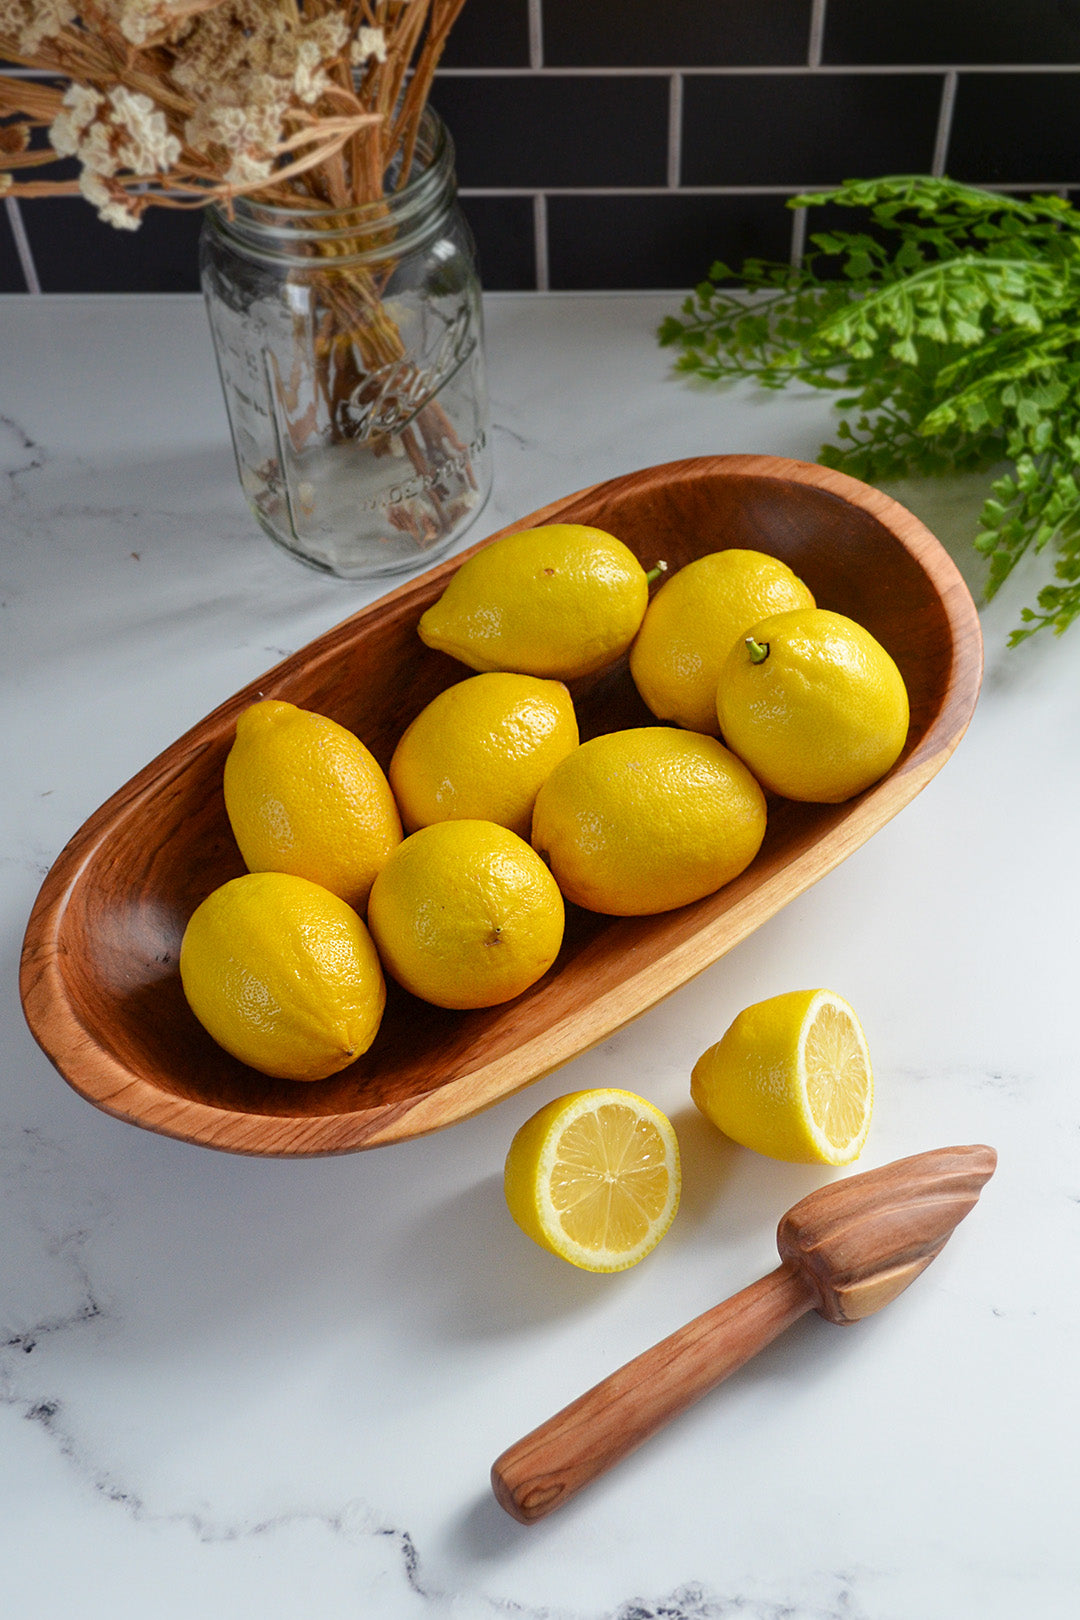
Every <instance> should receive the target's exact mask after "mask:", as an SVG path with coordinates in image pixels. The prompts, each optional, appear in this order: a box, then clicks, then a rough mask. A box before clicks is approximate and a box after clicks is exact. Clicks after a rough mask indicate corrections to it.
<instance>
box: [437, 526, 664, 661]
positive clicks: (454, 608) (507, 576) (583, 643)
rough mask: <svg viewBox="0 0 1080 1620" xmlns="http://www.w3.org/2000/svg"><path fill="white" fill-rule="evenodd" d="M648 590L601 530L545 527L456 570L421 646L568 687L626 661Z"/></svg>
mask: <svg viewBox="0 0 1080 1620" xmlns="http://www.w3.org/2000/svg"><path fill="white" fill-rule="evenodd" d="M648 597H649V585H648V580H647V578H646V574H645V570H644V569H643V568H642V566H641V564H640V563H639V562H638V560H637V558H636V557H635V556H634V554H633V552H632V551H631V550H629V548H628V547H627V546H624V545H623V543H622V541H621V540H616V539H615V537H614V535H610V534H606V533H605V532H604V530H603V529H593V528H589V527H588V525H586V524H582V523H551V524H547V525H546V526H545V527H543V528H539V529H521V530H519V531H518V533H516V534H507V535H504V536H503V537H502V539H500V540H494V541H492V543H491V545H489V546H485V547H484V549H483V550H482V551H478V552H476V554H475V555H474V556H472V557H469V558H468V559H467V560H466V561H465V562H463V563H462V565H461V567H460V568H459V569H458V571H457V573H456V574H454V575H453V576H452V577H451V579H450V582H449V584H448V585H447V587H446V589H445V590H444V591H443V593H442V595H441V596H440V597H439V599H438V601H436V602H434V603H432V605H431V607H429V608H428V610H427V612H426V613H425V614H424V616H423V617H422V618H421V620H420V624H419V631H420V638H421V640H422V641H424V642H425V643H426V644H427V645H428V646H429V647H434V648H436V649H437V650H438V651H439V652H445V653H449V654H450V656H451V657H452V658H457V659H460V661H461V662H462V663H463V664H468V665H469V667H470V669H479V670H496V669H499V670H514V671H516V672H517V673H518V674H522V675H546V676H550V677H554V678H555V679H558V680H569V679H571V677H573V676H576V675H589V674H591V673H592V672H593V671H594V670H597V669H603V667H604V665H605V664H610V663H612V662H613V661H614V660H615V659H616V658H618V657H619V655H620V654H621V653H623V652H625V651H626V649H627V647H629V645H630V643H631V641H633V639H634V636H635V634H636V633H637V630H638V626H639V625H640V624H641V621H642V618H643V617H644V614H645V607H646V604H647V602H648Z"/></svg>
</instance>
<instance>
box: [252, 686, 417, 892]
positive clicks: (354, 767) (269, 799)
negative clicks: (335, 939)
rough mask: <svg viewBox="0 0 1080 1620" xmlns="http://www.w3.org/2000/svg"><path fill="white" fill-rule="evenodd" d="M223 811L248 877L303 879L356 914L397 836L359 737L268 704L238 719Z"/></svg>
mask: <svg viewBox="0 0 1080 1620" xmlns="http://www.w3.org/2000/svg"><path fill="white" fill-rule="evenodd" d="M225 808H226V811H227V812H228V816H229V822H230V825H231V826H232V830H233V835H234V837H235V838H236V842H237V844H238V845H239V847H240V853H241V855H242V856H243V858H244V865H245V866H246V867H247V868H248V870H249V871H250V872H291V873H293V874H294V875H295V876H296V877H306V878H310V879H311V881H312V882H313V883H320V884H322V886H323V887H324V888H326V889H330V890H331V892H332V893H334V894H337V895H340V897H341V898H342V899H343V900H347V901H348V903H349V904H350V905H351V906H355V907H357V909H360V910H362V909H363V907H364V905H365V904H366V902H367V897H368V891H369V890H370V888H371V885H372V883H373V882H374V879H375V874H376V872H377V871H378V870H379V868H380V866H382V864H383V862H384V861H385V860H386V859H387V857H388V856H389V854H390V852H391V850H393V849H395V848H396V847H397V845H398V844H400V842H401V837H402V833H401V819H400V817H399V816H398V811H397V806H396V804H395V803H394V796H393V794H392V792H391V791H390V784H389V782H388V781H387V780H386V777H385V775H384V773H383V771H382V769H381V768H380V766H379V764H378V762H377V760H376V759H375V758H374V757H373V756H372V754H371V753H369V751H368V750H367V748H365V746H364V744H363V743H362V742H361V741H360V739H359V738H358V737H354V736H353V734H352V732H351V731H346V729H345V727H344V726H339V725H338V723H337V721H336V720H331V719H329V718H328V717H327V716H326V715H322V714H313V713H311V711H310V710H308V709H298V708H297V707H296V706H295V705H294V704H292V703H278V702H276V701H274V700H273V699H266V700H264V701H263V702H261V703H253V704H252V705H251V707H250V708H248V709H245V710H244V712H243V714H241V716H240V718H239V720H238V721H237V722H236V741H235V742H234V743H233V746H232V748H231V749H230V750H229V755H228V758H227V759H226V761H225Z"/></svg>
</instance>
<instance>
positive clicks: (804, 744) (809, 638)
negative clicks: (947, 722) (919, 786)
mask: <svg viewBox="0 0 1080 1620" xmlns="http://www.w3.org/2000/svg"><path fill="white" fill-rule="evenodd" d="M716 712H717V716H718V718H719V721H720V730H721V732H722V734H723V737H724V740H725V741H726V742H727V744H728V747H729V748H732V749H734V751H735V753H737V754H738V755H739V758H740V759H743V760H745V761H746V763H747V765H748V766H749V767H750V769H751V770H752V771H753V773H754V775H755V776H756V777H757V779H758V781H759V782H760V783H761V785H762V786H763V787H764V788H767V789H768V790H769V791H770V792H772V793H779V794H781V795H782V796H783V797H784V798H786V799H803V800H807V801H809V802H811V803H815V804H840V803H841V802H842V801H843V800H844V799H850V798H852V797H853V795H854V794H856V793H861V792H862V790H863V789H864V788H867V787H869V786H870V784H871V783H872V782H876V781H877V780H878V778H879V777H882V776H884V775H885V772H886V771H887V770H889V769H890V768H891V767H892V766H893V765H894V764H895V763H896V761H897V759H898V758H899V757H900V753H901V751H902V749H903V746H904V741H905V739H906V737H907V731H908V720H909V714H908V695H907V689H906V687H905V686H904V679H903V676H902V675H901V674H900V671H899V670H898V669H897V667H896V665H895V663H894V662H893V660H892V659H891V658H890V657H889V654H888V653H887V652H886V651H885V649H884V647H883V646H882V645H881V644H880V642H878V641H876V640H875V639H874V637H873V636H872V635H871V634H870V632H869V630H865V629H864V628H863V627H862V625H859V624H856V623H855V621H854V620H853V619H848V618H845V617H844V615H843V614H842V613H830V612H829V611H828V610H826V609H825V608H803V609H796V610H795V611H793V612H790V613H778V614H776V615H775V616H774V617H772V618H769V619H764V620H762V621H761V623H759V624H756V625H754V627H753V628H752V630H751V631H750V633H749V635H748V636H747V637H746V638H745V640H743V641H740V642H737V643H736V644H735V646H734V647H733V648H732V650H731V652H730V653H729V654H728V656H727V659H726V660H725V663H724V668H723V671H722V673H721V676H720V684H719V687H718V689H717V694H716Z"/></svg>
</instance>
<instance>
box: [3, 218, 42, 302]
mask: <svg viewBox="0 0 1080 1620" xmlns="http://www.w3.org/2000/svg"><path fill="white" fill-rule="evenodd" d="M4 208H5V210H6V212H7V217H8V224H9V225H10V226H11V234H12V236H13V237H14V238H15V251H16V253H17V254H18V255H19V264H20V265H21V266H22V273H23V275H24V276H25V278H26V290H27V292H29V293H40V292H41V281H40V278H39V277H38V273H37V265H36V264H35V263H34V255H33V253H32V252H31V249H30V238H29V237H28V236H27V234H26V226H25V225H24V224H23V217H22V210H21V209H20V207H19V204H18V200H17V198H15V197H5V198H4Z"/></svg>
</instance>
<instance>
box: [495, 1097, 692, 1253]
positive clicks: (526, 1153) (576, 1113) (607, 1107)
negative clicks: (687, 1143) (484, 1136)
mask: <svg viewBox="0 0 1080 1620" xmlns="http://www.w3.org/2000/svg"><path fill="white" fill-rule="evenodd" d="M504 1189H505V1194H506V1203H507V1207H508V1208H509V1210H510V1213H511V1215H512V1216H513V1217H514V1220H515V1221H516V1222H517V1224H518V1225H519V1226H520V1227H521V1229H522V1231H523V1232H525V1233H526V1234H527V1235H528V1236H529V1237H531V1238H532V1239H533V1241H534V1242H535V1243H538V1244H539V1245H540V1247H541V1248H544V1249H547V1250H548V1251H549V1252H550V1253H552V1254H556V1255H558V1256H559V1257H560V1258H561V1259H563V1260H568V1261H569V1262H570V1264H571V1265H574V1266H578V1267H580V1268H581V1269H582V1270H583V1271H603V1272H611V1271H625V1270H626V1269H627V1268H628V1267H629V1266H633V1265H636V1264H637V1263H638V1261H639V1260H643V1259H644V1258H645V1256H646V1255H647V1254H649V1253H650V1252H651V1251H652V1250H653V1249H655V1247H656V1245H657V1244H658V1243H659V1242H660V1239H661V1238H662V1237H663V1236H664V1234H665V1232H666V1231H667V1230H668V1228H669V1227H670V1225H671V1223H672V1221H673V1220H674V1219H675V1213H676V1210H677V1209H678V1207H679V1193H680V1190H681V1170H680V1163H679V1144H678V1139H677V1137H676V1135H675V1130H674V1127H673V1126H672V1124H671V1121H670V1120H669V1119H668V1118H667V1116H666V1115H665V1114H663V1113H661V1111H660V1109H659V1108H656V1107H655V1106H654V1105H653V1104H652V1103H650V1102H647V1101H646V1100H645V1098H643V1097H638V1096H636V1095H635V1094H634V1093H633V1092H630V1091H621V1090H619V1089H617V1088H611V1087H604V1088H600V1089H594V1090H590V1091H575V1092H571V1093H570V1094H569V1095H568V1096H565V1097H556V1098H555V1100H554V1101H553V1102H550V1103H548V1104H547V1105H546V1106H545V1107H544V1108H541V1109H539V1110H538V1112H537V1113H535V1114H533V1116H532V1117H531V1119H528V1120H526V1122H525V1124H524V1125H523V1126H522V1127H521V1129H520V1130H519V1131H518V1133H517V1135H516V1136H515V1137H514V1140H513V1141H512V1142H511V1144H510V1151H509V1153H508V1154H507V1156H506V1168H505V1174H504Z"/></svg>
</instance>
